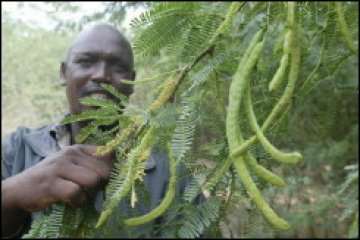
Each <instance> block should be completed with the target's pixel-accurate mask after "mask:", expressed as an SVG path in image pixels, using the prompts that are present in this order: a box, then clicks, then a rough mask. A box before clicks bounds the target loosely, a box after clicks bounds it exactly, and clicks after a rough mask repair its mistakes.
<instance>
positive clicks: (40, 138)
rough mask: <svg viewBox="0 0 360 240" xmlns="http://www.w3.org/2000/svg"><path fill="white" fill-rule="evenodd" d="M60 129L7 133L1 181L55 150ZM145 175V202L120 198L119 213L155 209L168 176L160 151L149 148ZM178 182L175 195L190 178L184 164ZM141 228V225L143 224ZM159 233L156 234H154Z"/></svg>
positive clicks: (98, 202) (50, 127)
mask: <svg viewBox="0 0 360 240" xmlns="http://www.w3.org/2000/svg"><path fill="white" fill-rule="evenodd" d="M61 131H65V126H63V125H59V124H58V123H53V124H50V125H46V126H43V127H40V128H37V129H29V128H26V127H20V128H18V129H17V131H15V132H14V133H12V134H10V135H8V136H7V137H6V138H5V139H4V140H3V142H2V151H3V152H2V174H1V175H2V180H3V179H6V178H8V177H11V176H14V175H16V174H18V173H20V172H22V171H24V170H26V169H27V168H29V167H31V166H33V165H35V164H36V163H38V162H39V161H41V160H42V159H44V158H46V157H47V156H49V155H51V154H53V153H55V152H57V151H59V146H58V142H57V137H56V136H57V134H58V133H59V132H60V133H61ZM145 173H146V175H145V176H144V177H143V179H144V184H145V188H146V190H147V192H148V199H149V202H148V203H144V202H142V199H139V198H138V199H139V203H137V204H136V205H135V208H134V209H133V208H131V206H130V204H129V201H127V200H126V199H124V200H123V201H122V203H121V204H120V206H119V212H121V215H122V216H130V215H133V214H134V213H135V214H136V215H143V214H146V213H147V212H149V211H150V210H151V209H153V208H155V207H156V206H157V205H158V204H159V203H160V202H161V199H162V198H163V197H164V195H165V194H166V190H167V183H168V179H169V162H168V158H167V156H166V154H165V153H164V152H162V151H160V150H156V149H152V152H151V155H150V157H149V159H148V160H147V164H146V167H145ZM178 176H183V177H178V179H179V181H178V184H177V190H176V192H177V195H178V196H181V195H182V194H183V192H184V190H185V187H186V185H187V183H189V181H190V180H191V177H190V176H189V175H187V174H186V171H185V167H184V165H179V167H178ZM102 194H103V192H102V191H101V192H99V193H98V195H97V197H96V200H95V207H96V208H97V209H98V210H100V209H101V207H102ZM203 200H204V196H203V195H199V196H198V198H197V200H196V202H197V203H199V202H202V201H203ZM38 215H39V213H33V214H32V220H34V219H35V218H36V217H37V216H38ZM160 220H161V218H159V219H157V223H160V222H158V221H160ZM152 225H153V226H154V227H155V225H156V224H155V222H154V221H153V222H152V223H149V224H147V227H150V228H152V227H151V226H152ZM29 227H30V221H29V222H28V224H27V226H26V228H25V229H24V231H23V232H22V233H26V232H27V230H28V229H29ZM143 227H145V226H143ZM152 232H154V229H153V230H151V229H150V230H149V231H148V232H147V233H144V235H143V237H153V235H152ZM114 234H115V235H116V236H117V235H118V234H119V235H121V236H119V237H127V236H126V233H123V232H117V233H114ZM156 235H157V236H159V235H158V234H156Z"/></svg>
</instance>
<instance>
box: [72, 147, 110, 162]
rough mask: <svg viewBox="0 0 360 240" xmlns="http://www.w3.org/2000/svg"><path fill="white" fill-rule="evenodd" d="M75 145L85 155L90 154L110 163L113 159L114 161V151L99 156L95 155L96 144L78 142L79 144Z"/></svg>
mask: <svg viewBox="0 0 360 240" xmlns="http://www.w3.org/2000/svg"><path fill="white" fill-rule="evenodd" d="M75 146H77V147H79V149H80V151H82V152H83V153H85V154H86V155H88V156H92V157H94V158H96V159H99V160H102V161H104V162H107V163H111V164H112V163H114V161H115V151H110V152H109V153H106V154H104V155H101V156H95V153H96V150H97V147H98V146H94V145H85V144H81V145H80V144H79V145H75Z"/></svg>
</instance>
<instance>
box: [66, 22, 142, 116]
mask: <svg viewBox="0 0 360 240" xmlns="http://www.w3.org/2000/svg"><path fill="white" fill-rule="evenodd" d="M60 73H61V74H60V83H61V84H62V85H65V86H66V94H67V98H68V102H69V108H70V113H72V114H79V113H81V112H83V111H87V110H89V109H91V108H90V107H88V106H85V105H82V104H81V103H80V101H79V100H80V99H81V98H82V97H106V98H109V97H111V95H109V94H108V93H107V91H105V90H104V89H102V88H101V86H100V84H101V83H109V84H111V85H112V86H114V87H115V88H116V89H117V90H119V91H120V92H122V93H123V94H126V95H130V94H131V93H132V91H133V88H132V85H129V84H123V83H121V81H120V80H121V79H132V80H133V79H134V78H135V71H134V59H133V53H132V49H131V46H130V43H129V42H128V40H127V39H126V38H125V37H124V36H123V35H122V34H121V33H120V32H119V31H118V30H117V29H116V28H114V27H112V26H110V25H106V24H98V25H92V26H90V27H87V28H85V29H84V30H82V31H81V32H80V34H79V35H78V36H77V37H76V38H75V39H74V41H73V42H72V44H71V46H70V47H69V50H68V53H67V57H66V62H62V64H61V69H60ZM105 94H107V95H105Z"/></svg>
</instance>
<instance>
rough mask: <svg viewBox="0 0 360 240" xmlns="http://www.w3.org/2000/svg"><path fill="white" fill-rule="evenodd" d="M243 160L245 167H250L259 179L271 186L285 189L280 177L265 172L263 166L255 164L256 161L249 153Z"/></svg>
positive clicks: (267, 171) (284, 183)
mask: <svg viewBox="0 0 360 240" xmlns="http://www.w3.org/2000/svg"><path fill="white" fill-rule="evenodd" d="M244 159H245V163H246V164H247V165H249V166H250V167H252V169H253V170H254V172H255V173H256V174H257V175H258V176H259V177H261V178H262V179H264V180H265V181H267V182H269V183H271V184H274V185H276V186H279V187H286V186H287V184H286V182H285V181H284V180H283V179H282V178H281V177H279V176H277V175H276V174H274V173H272V172H270V171H269V170H267V169H266V168H264V167H263V166H261V165H259V164H258V163H257V161H256V159H255V158H254V157H253V156H252V155H251V154H250V153H249V152H247V153H246V154H245V156H244Z"/></svg>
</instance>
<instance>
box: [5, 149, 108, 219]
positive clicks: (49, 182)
mask: <svg viewBox="0 0 360 240" xmlns="http://www.w3.org/2000/svg"><path fill="white" fill-rule="evenodd" d="M95 152H96V147H95V146H89V145H74V146H69V147H66V148H64V149H63V150H61V151H59V152H57V153H55V154H54V155H51V156H49V157H47V158H45V159H43V160H42V161H41V162H39V163H38V164H36V165H34V166H32V167H30V168H29V169H27V170H25V171H24V172H22V173H20V174H18V175H16V176H14V177H11V178H9V179H7V180H5V181H3V182H2V184H3V187H4V186H7V187H8V188H7V189H8V191H7V192H8V193H6V195H7V196H6V199H3V203H4V201H6V205H7V206H8V207H9V208H11V209H21V210H23V211H26V212H34V211H40V210H42V209H44V208H46V207H48V206H50V205H51V204H53V203H55V202H63V203H68V204H69V205H71V206H73V207H80V206H81V205H82V204H84V203H85V202H86V200H87V199H88V198H89V197H90V196H91V197H92V196H94V195H95V193H96V192H97V191H98V190H100V189H101V188H103V187H104V186H105V183H106V182H107V180H108V179H109V177H110V172H111V168H112V166H113V164H114V159H115V156H114V154H113V153H111V154H108V155H105V156H103V157H101V158H95V157H93V154H94V153H95ZM9 190H10V191H11V192H9ZM3 197H4V196H3Z"/></svg>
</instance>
